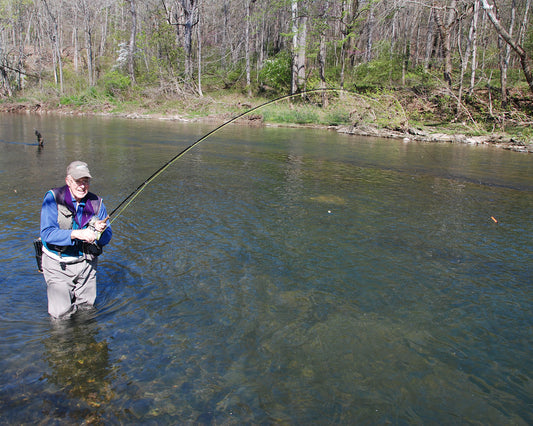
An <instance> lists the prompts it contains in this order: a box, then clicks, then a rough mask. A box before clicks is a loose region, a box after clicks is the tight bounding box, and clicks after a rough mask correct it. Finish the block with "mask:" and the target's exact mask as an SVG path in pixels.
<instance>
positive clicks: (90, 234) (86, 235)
mask: <svg viewBox="0 0 533 426" xmlns="http://www.w3.org/2000/svg"><path fill="white" fill-rule="evenodd" d="M70 238H71V239H72V240H82V241H86V242H88V243H94V242H95V241H96V233H95V232H94V231H93V230H92V229H89V228H85V229H73V230H72V232H71V233H70Z"/></svg>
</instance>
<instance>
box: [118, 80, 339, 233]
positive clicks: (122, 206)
mask: <svg viewBox="0 0 533 426" xmlns="http://www.w3.org/2000/svg"><path fill="white" fill-rule="evenodd" d="M317 92H322V93H324V92H348V90H346V89H340V88H322V89H311V90H306V91H303V92H298V93H292V94H289V95H283V96H280V97H278V98H276V99H273V100H271V101H268V102H265V103H263V104H261V105H258V106H256V107H253V108H250V109H248V110H247V111H244V112H242V113H241V114H238V115H236V116H235V117H233V118H231V119H230V120H228V121H226V122H224V123H222V124H221V125H220V126H218V127H216V128H215V129H213V130H211V131H210V132H208V133H206V134H205V135H204V136H202V137H201V138H200V139H198V140H197V141H196V142H194V143H192V144H191V145H189V146H188V147H187V148H185V149H183V150H182V151H181V152H179V153H178V154H176V155H175V156H174V157H172V158H171V159H170V160H169V161H167V162H166V163H165V164H163V165H162V166H161V167H160V168H159V169H157V170H156V171H155V172H154V173H152V175H151V176H150V177H149V178H148V179H146V180H145V181H144V182H143V183H141V184H140V185H139V186H138V187H137V188H136V189H135V190H134V191H132V192H131V194H129V195H128V196H127V197H126V198H124V200H122V201H121V202H120V203H119V205H118V206H117V207H115V208H114V209H113V211H112V212H111V213H109V216H110V217H111V220H110V224H112V223H113V222H114V221H115V220H116V219H118V218H119V217H120V215H121V214H122V212H123V211H124V210H126V209H127V208H128V206H129V205H130V204H131V203H132V202H133V200H135V198H137V197H138V196H139V194H140V193H141V192H142V191H143V190H144V189H145V188H146V187H147V186H148V185H149V184H150V183H151V182H152V181H153V180H154V179H156V178H157V177H158V176H159V175H160V174H161V173H163V172H164V171H165V170H166V169H168V168H169V167H170V166H171V165H172V164H174V163H175V162H176V161H177V160H178V159H179V158H180V157H182V156H183V155H184V154H185V153H187V152H189V151H190V150H191V149H192V148H194V147H195V146H196V145H198V144H199V143H200V142H203V141H204V140H206V139H207V138H208V137H209V136H211V135H212V134H214V133H216V132H218V131H219V130H220V129H222V128H223V127H225V126H227V125H228V124H231V123H233V122H234V121H236V120H238V119H239V118H241V117H244V116H245V115H248V114H250V113H252V112H254V111H257V110H258V109H261V108H264V107H266V106H267V105H270V104H273V103H275V102H279V101H281V100H283V99H290V98H293V97H296V96H304V95H306V94H310V93H317ZM115 212H117V213H116V215H115Z"/></svg>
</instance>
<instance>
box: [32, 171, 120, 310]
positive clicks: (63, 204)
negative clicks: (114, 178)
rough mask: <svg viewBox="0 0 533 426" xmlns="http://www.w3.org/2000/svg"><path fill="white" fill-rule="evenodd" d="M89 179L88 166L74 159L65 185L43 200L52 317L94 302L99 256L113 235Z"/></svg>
mask: <svg viewBox="0 0 533 426" xmlns="http://www.w3.org/2000/svg"><path fill="white" fill-rule="evenodd" d="M91 177H92V176H91V173H90V172H89V168H88V166H87V164H86V163H84V162H81V161H74V162H73V163H71V164H70V165H69V166H68V168H67V176H66V178H65V182H66V185H65V186H63V187H61V188H55V189H52V190H50V191H48V192H47V193H46V195H45V197H44V200H43V206H42V209H41V241H42V255H41V256H42V271H43V273H44V278H45V280H46V284H47V295H48V312H49V314H50V315H51V316H52V317H54V318H64V317H69V316H71V315H72V314H73V313H74V312H76V310H77V309H78V308H79V307H82V306H88V307H91V306H92V305H93V304H94V301H95V299H96V269H97V264H98V256H99V255H100V254H101V253H102V247H103V246H105V245H106V244H107V243H109V241H110V240H111V237H112V231H111V228H110V227H109V226H108V223H107V221H108V218H109V217H108V216H107V212H106V208H105V206H104V203H103V201H102V199H101V198H100V197H98V196H97V195H95V194H93V193H91V192H89V185H90V179H91ZM37 248H38V244H37ZM37 257H39V253H37Z"/></svg>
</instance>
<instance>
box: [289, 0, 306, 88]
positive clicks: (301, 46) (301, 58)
mask: <svg viewBox="0 0 533 426" xmlns="http://www.w3.org/2000/svg"><path fill="white" fill-rule="evenodd" d="M299 6H300V7H299ZM291 11H292V78H291V81H292V83H291V93H298V92H300V91H302V90H303V89H304V85H305V56H306V43H307V15H306V14H305V11H304V7H303V4H302V3H300V4H299V2H298V0H292V3H291Z"/></svg>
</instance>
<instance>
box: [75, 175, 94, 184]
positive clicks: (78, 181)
mask: <svg viewBox="0 0 533 426" xmlns="http://www.w3.org/2000/svg"><path fill="white" fill-rule="evenodd" d="M70 179H71V181H72V182H74V183H75V184H76V185H78V186H82V185H83V186H89V185H90V184H91V179H89V178H80V179H74V178H73V177H72V176H71V177H70Z"/></svg>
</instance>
